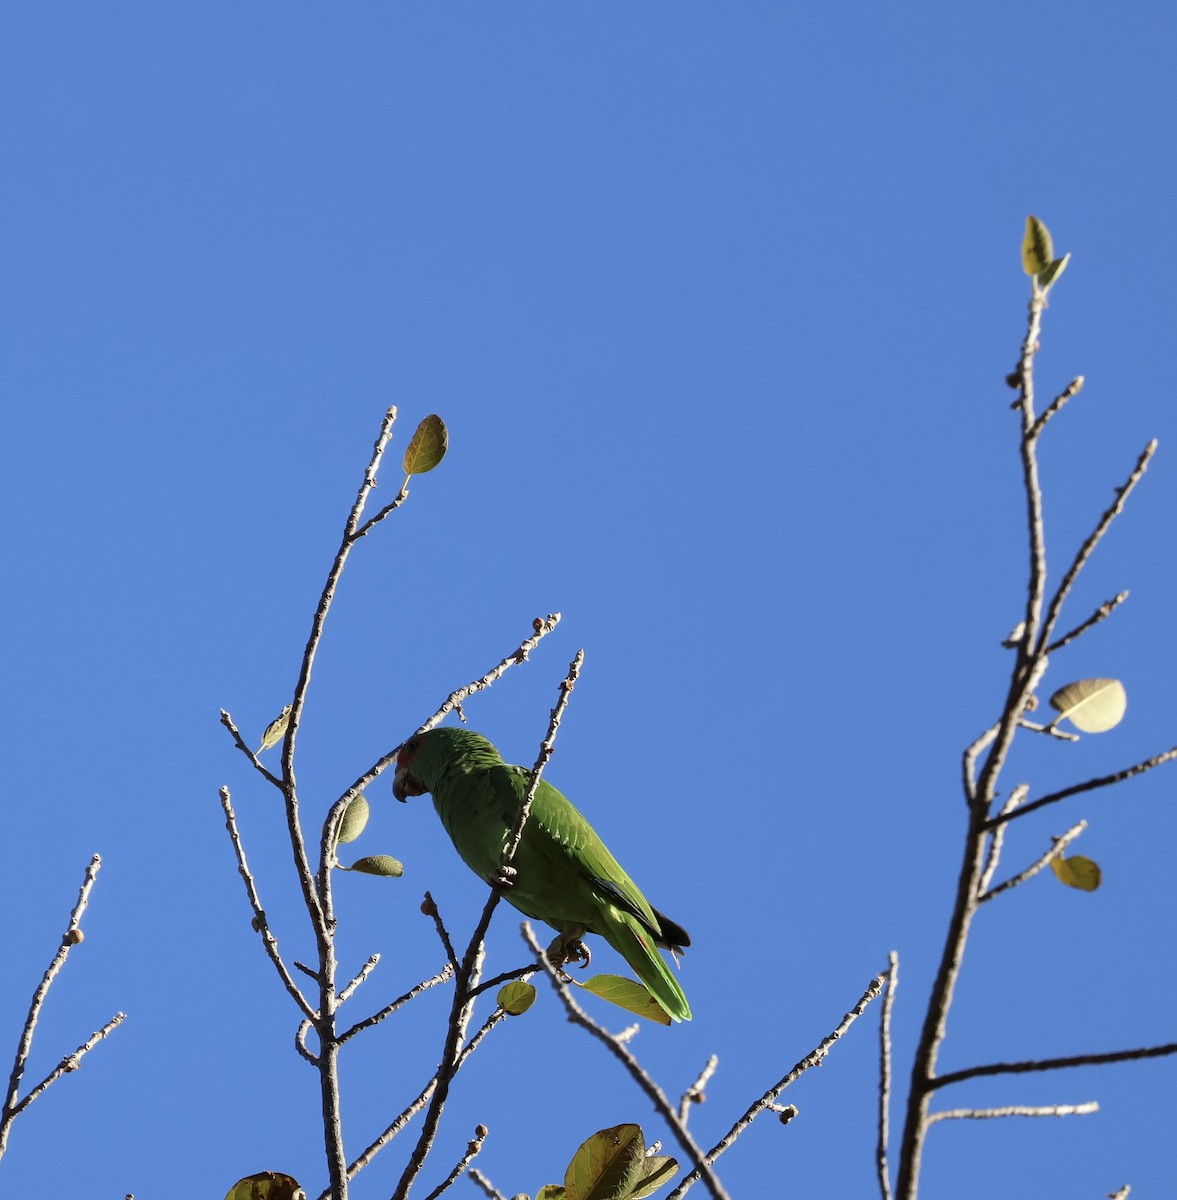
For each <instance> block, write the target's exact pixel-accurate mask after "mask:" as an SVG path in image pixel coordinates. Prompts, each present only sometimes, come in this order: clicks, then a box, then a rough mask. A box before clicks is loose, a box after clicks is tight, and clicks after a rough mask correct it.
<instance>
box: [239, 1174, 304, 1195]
mask: <svg viewBox="0 0 1177 1200" xmlns="http://www.w3.org/2000/svg"><path fill="white" fill-rule="evenodd" d="M305 1196H306V1192H304V1191H303V1190H302V1188H300V1187H299V1186H298V1181H297V1180H295V1179H292V1178H291V1177H290V1176H289V1175H283V1174H281V1173H280V1172H278V1171H260V1172H259V1173H258V1174H257V1175H247V1176H246V1177H245V1178H244V1179H239V1180H238V1181H237V1182H236V1183H235V1184H234V1185H233V1186H232V1187H231V1188H230V1189H229V1190H228V1192H226V1193H225V1200H304V1198H305Z"/></svg>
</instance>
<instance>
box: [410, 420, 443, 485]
mask: <svg viewBox="0 0 1177 1200" xmlns="http://www.w3.org/2000/svg"><path fill="white" fill-rule="evenodd" d="M449 441H450V435H449V430H447V429H446V427H445V422H444V421H443V420H442V419H441V418H440V417H439V416H438V415H437V414H436V413H430V415H429V416H427V417H426V418H425V419H424V420H423V421H422V422H421V424H420V425H418V426H417V431H416V433H414V434H413V436H412V438H411V439H410V440H409V445H408V448H407V449H406V450H405V462H404V468H405V474H406V475H424V474H425V472H426V471H432V470H433V468H434V467H436V466H437V464H438V463H439V462H441V460H442V459H443V458H445V452H446V449H447V447H448V446H449Z"/></svg>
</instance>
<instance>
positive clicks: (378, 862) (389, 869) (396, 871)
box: [343, 854, 405, 879]
mask: <svg viewBox="0 0 1177 1200" xmlns="http://www.w3.org/2000/svg"><path fill="white" fill-rule="evenodd" d="M343 869H344V870H345V871H360V872H362V873H363V874H364V875H385V876H387V877H388V878H389V879H397V878H399V877H400V876H401V875H403V874H404V873H405V868H404V864H403V863H399V862H397V860H396V859H395V858H393V857H392V855H391V854H369V855H368V856H367V857H366V858H357V859H356V861H355V862H354V863H352V865H351V866H350V867H344V868H343Z"/></svg>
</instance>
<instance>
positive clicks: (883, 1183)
mask: <svg viewBox="0 0 1177 1200" xmlns="http://www.w3.org/2000/svg"><path fill="white" fill-rule="evenodd" d="M886 981H887V983H886V986H887V994H886V995H885V996H884V997H883V1012H882V1016H881V1017H880V1019H879V1137H878V1142H877V1143H876V1147H875V1167H876V1169H877V1172H878V1176H879V1194H880V1195H881V1196H882V1198H883V1200H891V1168H890V1165H889V1164H888V1162H887V1147H888V1146H889V1145H890V1143H891V1009H892V1007H893V1006H894V1004H895V990H896V988H898V987H899V955H898V954H897V953H896V952H895V951H894V950H892V951H891V953H890V954H889V955H888V956H887V974H886Z"/></svg>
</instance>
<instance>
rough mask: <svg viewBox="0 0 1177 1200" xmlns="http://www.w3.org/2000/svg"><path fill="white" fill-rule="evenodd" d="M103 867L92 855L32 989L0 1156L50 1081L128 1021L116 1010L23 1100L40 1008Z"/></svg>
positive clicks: (3, 1118)
mask: <svg viewBox="0 0 1177 1200" xmlns="http://www.w3.org/2000/svg"><path fill="white" fill-rule="evenodd" d="M101 866H102V859H101V858H100V857H99V856H98V855H97V854H95V855H93V856H92V857H91V859H90V861H89V862H88V863H87V864H86V870H85V872H84V873H83V875H82V886H81V888H80V889H79V890H78V899H77V901H76V902H75V904H74V906H73V909H72V910H71V911H70V915H69V923H68V924H67V925H66V928H65V932H64V933H63V934H62V935H61V944H60V945H59V946H58V947H57V952H56V953H55V954H54V955H53V958H52V959H51V960H50V962H49V966H48V967H46V968H45V973H44V975H42V976H41V982H40V983H38V984H37V987H36V988H35V990H34V991H33V996H32V999H31V1000H30V1001H29V1009H28V1013H27V1015H26V1016H25V1022H24V1026H23V1027H22V1029H21V1033H20V1038H19V1039H18V1041H17V1045H16V1055H15V1056H14V1059H13V1064H12V1072H11V1073H10V1075H9V1077H8V1089H7V1091H6V1093H5V1096H4V1104H3V1106H2V1107H0V1158H3V1157H4V1151H5V1150H6V1149H7V1146H8V1135H9V1133H10V1132H11V1130H12V1123H13V1121H15V1120H16V1118H17V1116H18V1115H19V1114H20V1113H21V1112H23V1111H24V1110H25V1109H26V1108H27V1107H28V1106H29V1105H30V1104H32V1102H33V1101H34V1100H36V1098H37V1097H38V1096H40V1095H41V1093H42V1092H44V1091H45V1089H46V1088H47V1087H49V1086H50V1084H52V1083H54V1082H55V1081H56V1080H57V1079H59V1078H60V1077H61V1076H62V1075H64V1074H65V1073H66V1072H68V1071H76V1070H77V1068H78V1066H79V1065H80V1063H81V1060H82V1059H83V1058H84V1057H85V1056H86V1055H87V1054H88V1053H89V1052H90V1050H92V1049H93V1048H94V1047H95V1046H96V1045H97V1044H98V1043H99V1042H100V1041H102V1039H103V1038H105V1037H106V1035H107V1034H108V1033H110V1032H111V1030H113V1029H116V1028H117V1027H118V1026H119V1025H121V1024H122V1022H123V1021H124V1020H125V1014H124V1013H121V1012H120V1013H116V1014H115V1015H114V1016H113V1017H111V1019H110V1020H109V1021H107V1023H106V1024H105V1025H103V1026H102V1028H101V1029H99V1030H97V1031H96V1032H95V1033H92V1034H91V1035H90V1037H89V1038H87V1039H86V1041H85V1042H83V1043H82V1045H80V1046H79V1047H78V1048H77V1049H76V1050H75V1051H74V1052H73V1054H71V1055H67V1056H66V1057H65V1058H63V1059H62V1060H61V1062H60V1063H58V1065H57V1067H55V1068H54V1070H52V1071H51V1072H50V1073H49V1074H48V1075H47V1076H46V1077H45V1078H44V1079H43V1080H42V1081H41V1082H40V1083H39V1084H37V1086H36V1087H34V1088H33V1089H32V1090H31V1091H30V1092H29V1093H28V1095H26V1096H25V1097H24V1099H23V1100H22V1099H20V1084H21V1080H22V1079H23V1078H24V1073H25V1069H26V1067H27V1066H28V1061H29V1053H30V1051H31V1050H32V1047H33V1035H34V1033H35V1032H36V1028H37V1022H38V1021H39V1020H40V1017H41V1009H42V1007H43V1006H44V1004H45V999H46V997H47V996H48V995H49V989H50V988H51V987H52V986H53V981H54V980H55V979H56V978H57V976H58V973H59V972H60V971H61V969H62V967H64V966H65V963H66V959H68V958H69V953H70V951H71V950H72V949H73V948H74V946H76V945H77V944H78V943H79V942H81V941H82V939H83V934H82V928H81V924H82V916H83V915H84V913H85V911H86V907H87V905H88V904H89V903H90V892H91V891H92V890H93V888H94V881H95V879H96V878H97V877H98V871H99V869H100V868H101Z"/></svg>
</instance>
